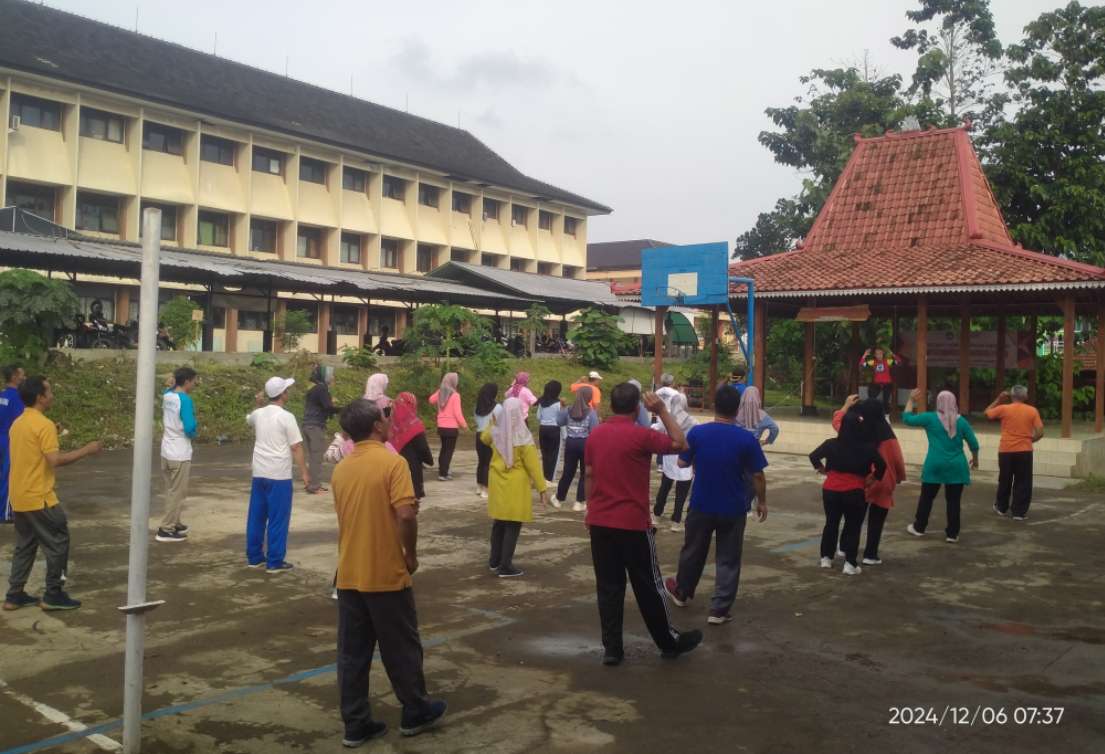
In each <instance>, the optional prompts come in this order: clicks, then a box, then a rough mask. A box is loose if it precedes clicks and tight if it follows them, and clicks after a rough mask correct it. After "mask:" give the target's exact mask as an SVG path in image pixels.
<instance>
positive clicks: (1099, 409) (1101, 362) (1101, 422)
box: [1093, 303, 1105, 433]
mask: <svg viewBox="0 0 1105 754" xmlns="http://www.w3.org/2000/svg"><path fill="white" fill-rule="evenodd" d="M1096 350H1097V363H1096V364H1095V367H1096V370H1095V372H1094V408H1093V414H1094V420H1093V431H1094V432H1097V433H1101V432H1105V303H1102V304H1099V305H1098V307H1097V349H1096Z"/></svg>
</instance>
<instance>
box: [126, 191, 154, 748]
mask: <svg viewBox="0 0 1105 754" xmlns="http://www.w3.org/2000/svg"><path fill="white" fill-rule="evenodd" d="M160 255H161V210H159V209H155V208H152V207H151V208H149V209H146V210H145V211H143V213H142V294H141V298H140V299H139V305H138V306H139V309H138V372H137V379H136V382H135V399H134V465H133V467H132V472H131V485H130V565H129V568H128V571H127V607H128V608H129V609H127V610H126V611H125V612H126V614H127V646H126V661H125V669H124V680H123V751H124V752H126V754H138V752H139V751H140V750H141V748H142V658H143V654H144V650H145V632H146V615H145V610H142V609H139V608H138V606H140V605H143V604H144V603H145V602H146V559H147V550H148V549H149V543H150V532H149V518H150V472H151V465H152V460H153V459H152V453H153V410H154V401H155V396H154V354H155V353H156V350H157V288H158V282H159V273H160V270H159V266H158V265H159V262H160Z"/></svg>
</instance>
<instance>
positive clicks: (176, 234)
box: [139, 202, 180, 243]
mask: <svg viewBox="0 0 1105 754" xmlns="http://www.w3.org/2000/svg"><path fill="white" fill-rule="evenodd" d="M139 208H140V209H139V211H140V212H145V211H146V210H148V209H159V210H161V234H160V235H161V240H162V241H169V242H170V243H179V242H180V226H179V221H180V213H179V212H178V211H177V209H178V208H177V206H176V205H175V204H160V203H158V202H142V203H141V204H140V205H139ZM170 215H171V216H172V218H173V233H172V235H171V236H166V235H165V218H166V217H169V216H170ZM141 232H142V231H141V226H139V234H140V235H141Z"/></svg>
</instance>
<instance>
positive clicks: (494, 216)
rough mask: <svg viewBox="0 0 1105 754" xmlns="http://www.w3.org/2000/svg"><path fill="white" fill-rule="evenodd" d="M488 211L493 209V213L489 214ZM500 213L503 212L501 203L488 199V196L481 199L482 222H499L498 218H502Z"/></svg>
mask: <svg viewBox="0 0 1105 754" xmlns="http://www.w3.org/2000/svg"><path fill="white" fill-rule="evenodd" d="M490 209H494V210H495V211H494V212H490V211H489V210H490ZM502 211H503V203H502V202H501V201H499V200H498V199H492V198H491V197H488V196H485V197H484V198H483V220H484V222H487V221H488V220H494V221H495V222H499V218H500V217H501V216H502Z"/></svg>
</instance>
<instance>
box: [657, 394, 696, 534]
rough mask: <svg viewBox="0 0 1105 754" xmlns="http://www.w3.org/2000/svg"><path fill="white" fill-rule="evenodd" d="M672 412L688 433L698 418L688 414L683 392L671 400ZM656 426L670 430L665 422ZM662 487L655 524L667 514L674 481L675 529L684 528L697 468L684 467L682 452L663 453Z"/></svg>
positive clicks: (659, 493) (658, 495)
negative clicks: (665, 509) (682, 465)
mask: <svg viewBox="0 0 1105 754" xmlns="http://www.w3.org/2000/svg"><path fill="white" fill-rule="evenodd" d="M668 411H670V412H671V415H672V418H674V419H675V421H676V422H677V423H678V424H679V428H680V429H682V430H683V432H684V434H685V433H687V432H690V431H691V427H693V426H694V423H695V422H694V418H693V417H692V416H691V415H690V414H689V413H687V396H685V395H683V394H682V393H675V394H673V395H672V396H671V397H670V398H669V401H668ZM652 428H653V429H654V430H656V431H657V432H664V433H666V432H667V430H665V429H664V424H663V422H656V423H655V424H653V425H652ZM660 469H661V471H662V472H663V473H662V474H661V476H660V489H659V490H658V491H657V492H656V505H655V506H653V508H652V525H653V526H658V525H659V523H660V518H661V517H663V515H664V508H665V506H667V504H668V493H670V492H671V487H672V484H674V485H675V510H673V511H672V513H671V530H672V531H683V504H684V503H686V502H687V494H688V493H689V492H690V491H691V481H692V480H693V479H694V468H693V467H691V466H687V467H685V468H680V466H679V454H678V453H673V454H671V455H666V456H660Z"/></svg>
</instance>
